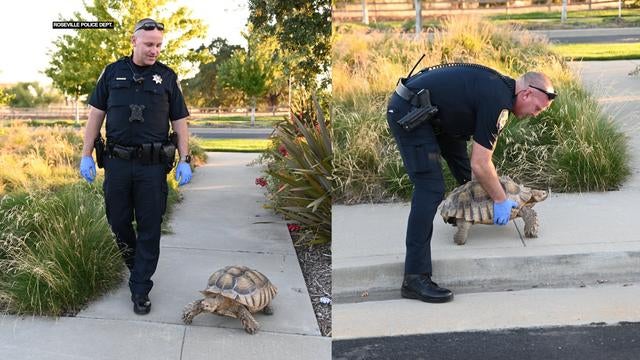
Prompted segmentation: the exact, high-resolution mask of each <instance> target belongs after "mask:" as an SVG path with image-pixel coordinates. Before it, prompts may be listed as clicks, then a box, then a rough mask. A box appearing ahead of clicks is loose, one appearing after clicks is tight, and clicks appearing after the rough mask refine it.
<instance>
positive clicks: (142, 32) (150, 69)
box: [80, 18, 191, 314]
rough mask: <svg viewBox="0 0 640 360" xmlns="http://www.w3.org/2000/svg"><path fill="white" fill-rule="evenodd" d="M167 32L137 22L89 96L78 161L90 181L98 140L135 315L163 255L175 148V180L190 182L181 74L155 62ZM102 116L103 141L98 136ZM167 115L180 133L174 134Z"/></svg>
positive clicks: (145, 304)
mask: <svg viewBox="0 0 640 360" xmlns="http://www.w3.org/2000/svg"><path fill="white" fill-rule="evenodd" d="M163 30H164V25H163V24H162V23H158V22H156V21H154V20H152V19H148V18H147V19H142V20H140V21H139V22H138V23H137V24H136V25H135V28H134V31H133V35H132V36H131V45H132V47H133V53H132V55H131V56H130V57H123V58H121V59H119V60H118V61H116V62H114V63H112V64H109V65H107V67H106V68H105V69H104V71H103V73H102V75H101V76H100V79H99V80H98V83H97V85H96V89H95V91H94V92H93V94H92V95H91V99H90V100H89V104H90V105H91V106H90V110H89V120H88V122H87V127H86V129H85V134H84V146H83V148H82V160H81V163H80V173H81V175H82V176H83V177H84V178H85V179H86V180H87V181H89V182H92V181H93V180H94V178H95V175H96V168H95V164H94V161H93V158H92V156H91V152H92V151H93V148H94V146H95V148H96V159H97V161H98V166H104V169H105V180H104V197H105V205H106V213H107V219H108V221H109V224H110V225H111V229H112V230H113V232H114V234H115V236H116V240H117V243H118V247H119V248H120V250H121V251H122V253H123V255H124V260H125V263H126V265H127V267H128V268H129V271H130V272H131V274H130V277H129V288H130V289H131V300H132V301H133V310H134V312H135V313H136V314H147V313H149V311H150V310H151V302H150V301H149V296H148V295H149V292H150V291H151V287H152V286H153V281H151V276H152V275H153V273H154V272H155V270H156V266H157V264H158V257H159V255H160V225H161V222H162V215H163V214H164V212H165V209H166V204H167V192H168V188H167V180H166V176H167V173H168V172H169V171H171V169H172V168H173V163H174V160H175V151H176V147H177V150H178V152H179V155H180V161H179V163H178V165H177V168H176V180H178V181H179V185H184V184H186V183H188V182H189V181H190V180H191V167H190V165H189V162H190V161H191V159H190V157H189V155H188V153H189V149H188V136H189V134H188V130H187V121H186V118H187V116H189V112H188V111H187V107H186V104H185V102H184V98H183V97H182V92H181V91H180V88H179V87H178V79H177V75H176V73H175V72H174V71H173V70H171V69H170V68H169V67H167V66H166V65H164V64H162V63H161V62H159V61H157V58H158V56H159V55H160V48H161V46H162V36H163ZM105 115H106V118H107V125H106V135H107V141H106V144H104V143H103V142H101V141H100V140H102V139H101V137H100V135H99V134H100V128H101V127H102V122H103V121H104V118H105ZM169 120H171V127H172V128H173V131H174V132H175V134H177V139H176V138H175V136H172V138H171V139H170V138H169ZM96 139H97V140H96ZM94 141H95V145H94ZM134 219H135V221H136V224H137V228H136V230H135V231H134V229H133V225H132V222H133V220H134Z"/></svg>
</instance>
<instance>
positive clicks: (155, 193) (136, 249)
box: [104, 157, 168, 295]
mask: <svg viewBox="0 0 640 360" xmlns="http://www.w3.org/2000/svg"><path fill="white" fill-rule="evenodd" d="M104 169H105V181H104V199H105V205H106V206H105V208H106V213H107V220H108V221H109V225H111V229H112V230H113V233H114V234H115V235H116V241H117V243H118V247H119V248H120V250H121V251H122V253H123V256H124V260H125V263H126V264H127V267H128V268H129V270H130V272H131V275H130V277H129V288H130V289H131V293H132V294H141V295H146V294H148V293H149V291H151V288H152V287H153V281H151V276H152V275H153V273H154V272H155V271H156V266H157V265H158V257H159V256H160V227H161V224H162V215H163V214H164V212H165V210H166V205H167V191H168V188H167V178H166V173H165V166H164V164H154V165H142V164H140V162H139V161H138V160H123V159H118V158H109V157H107V158H106V159H105V168H104ZM134 219H135V221H136V229H135V231H134V228H133V220H134Z"/></svg>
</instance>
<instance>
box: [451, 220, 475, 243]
mask: <svg viewBox="0 0 640 360" xmlns="http://www.w3.org/2000/svg"><path fill="white" fill-rule="evenodd" d="M456 227H457V228H458V231H457V232H456V233H455V235H453V241H454V242H455V243H456V244H458V245H464V244H465V243H466V242H467V235H469V229H470V228H471V223H470V222H468V221H466V220H464V219H456Z"/></svg>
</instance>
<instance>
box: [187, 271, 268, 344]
mask: <svg viewBox="0 0 640 360" xmlns="http://www.w3.org/2000/svg"><path fill="white" fill-rule="evenodd" d="M277 292H278V289H277V288H276V287H275V286H274V285H273V284H271V281H269V279H268V278H267V277H266V276H264V275H263V274H262V273H260V272H259V271H257V270H253V269H250V268H248V267H246V266H239V265H233V266H227V267H225V268H223V269H220V270H218V271H216V272H214V273H213V274H212V275H211V276H210V277H209V281H208V283H207V288H206V289H204V290H203V291H201V293H202V294H203V295H204V299H200V300H196V301H194V302H191V303H189V304H187V306H185V308H184V312H183V313H182V320H183V321H184V322H185V324H191V322H192V321H193V318H194V317H195V316H196V315H198V314H200V313H201V312H203V311H206V312H210V313H214V314H218V315H223V316H230V317H233V318H237V319H240V322H241V323H242V326H243V327H244V330H245V331H246V332H248V333H249V334H255V332H256V331H257V330H258V327H259V326H260V324H259V323H258V322H257V321H256V319H255V318H254V317H253V315H251V314H252V313H256V312H259V311H261V312H262V313H264V314H266V315H272V314H273V310H272V308H271V306H270V303H271V300H272V299H273V298H274V297H275V296H276V293H277Z"/></svg>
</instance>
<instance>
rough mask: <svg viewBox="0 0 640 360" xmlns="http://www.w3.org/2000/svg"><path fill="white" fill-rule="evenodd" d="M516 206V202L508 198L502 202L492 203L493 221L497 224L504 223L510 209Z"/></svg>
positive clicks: (509, 216) (507, 219) (509, 213)
mask: <svg viewBox="0 0 640 360" xmlns="http://www.w3.org/2000/svg"><path fill="white" fill-rule="evenodd" d="M515 207H518V204H517V203H516V202H515V201H513V200H510V199H507V200H505V201H503V202H494V203H493V223H494V224H497V225H506V224H507V223H508V222H509V218H511V209H513V208H515Z"/></svg>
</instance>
